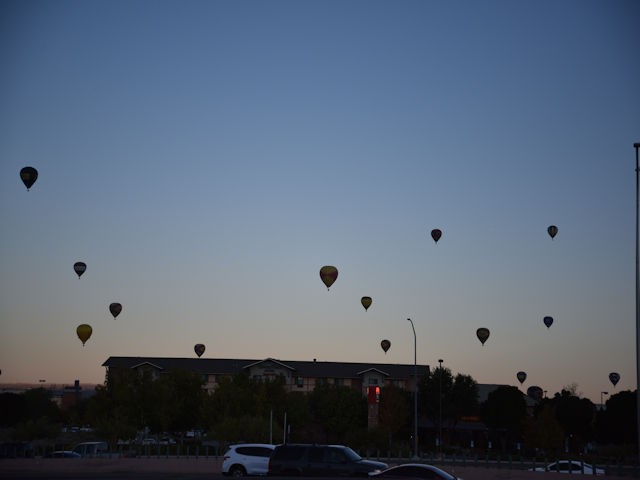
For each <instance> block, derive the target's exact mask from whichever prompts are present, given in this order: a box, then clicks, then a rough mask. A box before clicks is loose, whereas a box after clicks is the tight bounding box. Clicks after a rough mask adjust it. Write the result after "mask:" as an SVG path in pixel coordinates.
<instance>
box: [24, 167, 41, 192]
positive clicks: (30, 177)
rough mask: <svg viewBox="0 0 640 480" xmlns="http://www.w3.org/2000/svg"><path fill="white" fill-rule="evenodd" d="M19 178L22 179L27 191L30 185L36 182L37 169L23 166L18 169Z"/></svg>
mask: <svg viewBox="0 0 640 480" xmlns="http://www.w3.org/2000/svg"><path fill="white" fill-rule="evenodd" d="M20 178H21V179H22V183H24V186H25V187H27V191H29V189H30V188H31V186H32V185H33V184H34V183H36V180H37V179H38V170H36V169H35V168H33V167H24V168H23V169H22V170H20Z"/></svg>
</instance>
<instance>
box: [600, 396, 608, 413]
mask: <svg viewBox="0 0 640 480" xmlns="http://www.w3.org/2000/svg"><path fill="white" fill-rule="evenodd" d="M602 395H609V392H600V410H601V411H602V407H603V406H604V403H602Z"/></svg>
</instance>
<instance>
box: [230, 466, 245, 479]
mask: <svg viewBox="0 0 640 480" xmlns="http://www.w3.org/2000/svg"><path fill="white" fill-rule="evenodd" d="M229 473H231V476H232V477H244V476H245V475H246V474H247V472H245V470H244V468H242V467H241V466H239V465H236V466H234V467H231V470H230V472H229Z"/></svg>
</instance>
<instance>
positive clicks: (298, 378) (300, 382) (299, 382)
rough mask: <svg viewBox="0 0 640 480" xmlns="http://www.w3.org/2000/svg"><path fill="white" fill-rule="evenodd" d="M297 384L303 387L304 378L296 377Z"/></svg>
mask: <svg viewBox="0 0 640 480" xmlns="http://www.w3.org/2000/svg"><path fill="white" fill-rule="evenodd" d="M296 385H297V386H298V388H302V387H303V386H304V378H302V377H296Z"/></svg>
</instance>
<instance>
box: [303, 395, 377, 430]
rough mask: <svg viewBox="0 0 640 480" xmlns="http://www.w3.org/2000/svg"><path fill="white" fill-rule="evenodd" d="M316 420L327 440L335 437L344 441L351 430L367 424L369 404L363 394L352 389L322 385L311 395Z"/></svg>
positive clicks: (312, 409) (310, 400)
mask: <svg viewBox="0 0 640 480" xmlns="http://www.w3.org/2000/svg"><path fill="white" fill-rule="evenodd" d="M309 403H310V405H311V412H312V415H313V418H314V420H315V421H316V422H317V423H319V424H320V425H322V426H323V428H324V430H325V433H326V436H327V440H328V439H329V437H330V435H333V436H334V437H335V438H336V439H337V440H338V441H339V442H343V441H344V437H345V434H346V433H347V432H348V431H349V430H355V429H358V428H363V427H364V426H365V425H366V424H367V402H366V399H365V398H364V397H363V396H362V394H361V393H360V392H359V391H358V390H355V389H353V388H351V387H345V386H339V385H320V386H316V388H315V389H314V390H313V392H311V393H310V394H309Z"/></svg>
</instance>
